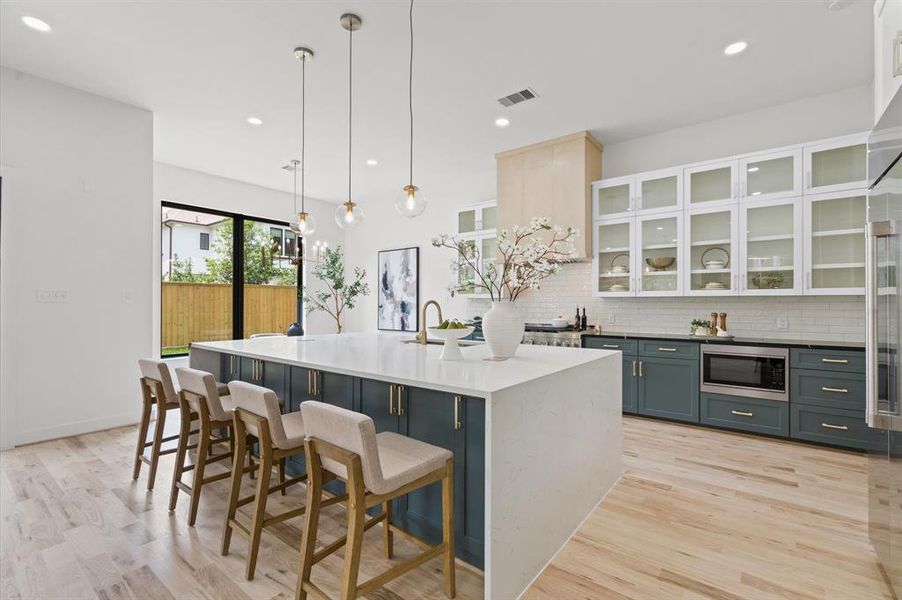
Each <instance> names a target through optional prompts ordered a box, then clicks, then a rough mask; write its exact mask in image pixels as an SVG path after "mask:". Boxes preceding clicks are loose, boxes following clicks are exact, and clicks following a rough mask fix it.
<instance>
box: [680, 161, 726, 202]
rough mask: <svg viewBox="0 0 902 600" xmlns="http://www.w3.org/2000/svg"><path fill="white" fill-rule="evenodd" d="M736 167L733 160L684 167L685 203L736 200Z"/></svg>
mask: <svg viewBox="0 0 902 600" xmlns="http://www.w3.org/2000/svg"><path fill="white" fill-rule="evenodd" d="M736 169H737V163H736V161H734V160H729V161H725V162H720V163H711V164H707V165H702V166H697V167H689V168H687V169H685V170H684V171H683V181H684V182H685V186H686V203H687V204H688V205H689V206H700V205H704V204H710V203H712V202H735V201H736V200H738V194H737V188H738V187H739V184H738V181H737V178H736Z"/></svg>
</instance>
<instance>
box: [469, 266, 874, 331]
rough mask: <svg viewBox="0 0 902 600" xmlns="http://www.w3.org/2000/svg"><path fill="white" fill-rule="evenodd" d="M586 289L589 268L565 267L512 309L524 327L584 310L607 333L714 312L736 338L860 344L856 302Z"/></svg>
mask: <svg viewBox="0 0 902 600" xmlns="http://www.w3.org/2000/svg"><path fill="white" fill-rule="evenodd" d="M591 286H592V265H591V264H589V263H574V264H569V265H565V266H564V268H563V269H562V271H561V272H560V273H558V274H557V275H555V276H554V277H551V278H550V279H547V280H545V282H544V285H543V286H542V289H540V290H536V291H533V292H530V293H529V294H525V295H523V296H522V297H521V298H520V300H518V301H517V305H518V308H519V310H520V313H521V314H522V315H523V318H524V319H526V320H527V321H534V320H543V319H550V318H552V317H556V316H558V315H561V316H563V317H564V318H566V319H572V318H573V317H574V313H575V311H576V307H577V306H579V307H580V309H582V307H583V306H585V307H586V314H587V316H588V318H589V323H590V324H591V325H600V326H601V327H602V330H603V331H610V332H634V333H689V323H690V322H691V321H692V319H707V318H709V317H710V315H711V313H712V312H715V311H716V312H719V313H720V312H725V313H727V324H728V325H729V329H730V333H732V334H733V335H736V336H741V337H767V338H777V339H785V340H793V339H798V340H801V339H805V340H822V341H830V342H862V341H864V298H863V297H861V296H781V297H742V298H739V297H736V298H732V297H722V298H709V297H699V298H696V297H691V298H690V297H683V298H595V297H593V296H592V288H591ZM468 304H469V306H468V310H469V312H470V313H471V316H472V315H481V314H483V313H485V311H487V310H488V309H489V302H488V300H470V301H469V303H468ZM611 313H613V314H614V315H615V319H616V322H615V324H613V325H611V324H609V321H608V317H609V315H610V314H611ZM778 317H779V318H785V319H786V320H787V321H788V324H789V328H788V329H785V330H781V329H777V318H778Z"/></svg>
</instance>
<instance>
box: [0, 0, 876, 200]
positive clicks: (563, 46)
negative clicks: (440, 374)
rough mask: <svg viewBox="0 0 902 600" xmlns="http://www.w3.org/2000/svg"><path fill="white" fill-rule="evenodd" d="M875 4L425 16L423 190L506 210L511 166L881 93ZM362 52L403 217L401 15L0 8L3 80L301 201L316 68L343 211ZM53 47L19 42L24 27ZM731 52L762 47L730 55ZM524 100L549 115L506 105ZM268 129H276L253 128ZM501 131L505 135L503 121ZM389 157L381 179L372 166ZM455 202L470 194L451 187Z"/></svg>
mask: <svg viewBox="0 0 902 600" xmlns="http://www.w3.org/2000/svg"><path fill="white" fill-rule="evenodd" d="M871 5H872V2H870V1H861V2H857V3H855V4H853V5H852V6H849V7H847V8H845V9H844V10H841V11H838V12H832V13H831V12H829V11H828V10H827V9H826V7H825V3H824V2H823V1H822V0H807V1H806V0H796V1H793V2H788V1H786V0H782V1H770V0H757V1H752V0H748V1H740V0H721V1H697V2H691V1H687V0H684V1H678V0H674V1H664V0H659V1H652V0H644V1H643V0H635V1H632V2H628V1H621V2H589V1H582V2H565V1H542V2H540V1H528V2H527V1H520V2H489V1H482V2H475V1H471V2H461V1H457V2H449V1H442V2H439V1H426V0H420V1H419V2H418V3H417V4H416V6H415V19H416V21H415V25H416V38H415V40H416V58H415V81H414V86H415V87H414V100H415V110H416V119H417V121H416V140H417V147H416V154H415V160H416V163H415V164H416V172H417V174H418V175H417V176H416V177H415V180H417V182H418V183H419V184H420V185H421V186H424V187H425V189H427V190H432V194H433V197H434V196H436V195H440V194H436V192H435V190H437V189H440V188H444V186H445V184H446V183H448V182H450V181H451V180H453V181H454V182H455V183H457V184H459V183H460V182H461V180H464V181H467V180H471V181H472V192H473V199H474V200H479V199H484V198H490V197H492V196H493V194H494V159H493V154H494V153H495V152H497V151H499V150H503V149H508V148H513V147H517V146H520V145H523V144H527V143H531V142H535V141H539V140H542V139H546V138H549V137H553V136H557V135H563V134H566V133H570V132H573V131H576V130H580V129H589V130H591V131H592V132H593V133H594V134H595V136H596V137H597V138H598V140H599V141H601V142H602V143H604V144H610V143H613V142H617V141H622V140H625V139H630V138H634V137H638V136H643V135H647V134H650V133H654V132H658V131H664V130H668V129H672V128H675V127H679V126H683V125H688V124H691V123H695V122H700V121H706V120H709V119H713V118H717V117H721V116H725V115H728V114H734V113H739V112H745V111H748V110H753V109H756V108H760V107H763V106H768V105H773V104H779V103H783V102H788V101H792V100H795V99H799V98H802V97H805V96H812V95H816V94H820V93H825V92H829V91H832V90H838V89H843V88H848V87H852V86H856V85H861V84H865V83H868V82H869V81H870V80H871V66H870V65H871V60H872V58H871V57H872V48H871V44H872V41H871V40H872V32H871V27H872V26H871ZM346 10H353V11H354V12H357V13H358V14H360V15H361V16H362V17H363V29H362V30H361V31H359V32H358V33H355V35H354V50H355V63H354V64H355V86H354V89H355V111H354V159H353V164H354V168H355V178H354V187H355V193H354V196H355V198H356V199H358V200H366V201H377V202H385V203H386V204H388V203H390V202H393V198H394V194H395V192H396V190H398V189H399V188H400V187H401V186H402V185H403V184H404V183H405V181H406V164H407V105H406V101H407V79H406V77H407V43H408V37H407V3H406V2H387V1H383V2H375V1H361V0H351V1H348V2H346V3H336V2H300V1H296V2H286V1H281V2H269V1H247V2H238V1H231V2H226V1H223V2H210V1H184V0H183V1H181V2H133V1H114V2H109V1H108V2H81V1H77V0H67V1H65V2H42V1H30V2H16V1H4V2H3V3H2V4H0V63H2V64H3V65H5V66H7V67H11V68H14V69H19V70H22V71H25V72H28V73H32V74H35V75H38V76H41V77H46V78H48V79H52V80H56V81H59V82H62V83H65V84H68V85H71V86H74V87H78V88H81V89H84V90H87V91H90V92H93V93H96V94H100V95H103V96H108V97H111V98H115V99H118V100H122V101H124V102H128V103H131V104H135V105H138V106H141V107H145V108H147V109H149V110H152V111H153V112H154V122H155V125H154V129H155V149H154V155H155V158H156V159H157V160H159V161H162V162H166V163H171V164H175V165H180V166H184V167H188V168H192V169H198V170H201V171H206V172H209V173H214V174H217V175H222V176H226V177H230V178H234V179H238V180H242V181H247V182H250V183H255V184H259V185H263V186H267V187H273V188H278V189H285V190H290V189H291V180H290V175H288V174H287V173H286V172H284V171H282V170H281V169H280V167H281V166H282V165H284V164H286V163H287V162H288V161H289V160H290V159H291V158H293V157H295V156H296V155H297V154H298V151H297V148H298V144H299V135H298V120H299V119H298V103H299V98H300V86H299V76H300V65H299V63H298V61H297V60H296V59H295V58H294V56H293V54H292V49H293V48H294V47H295V46H296V45H307V46H310V47H311V48H313V49H314V50H315V51H316V53H317V56H316V59H315V61H314V62H312V63H311V64H310V65H309V66H308V69H307V89H308V102H307V110H308V112H307V115H308V133H307V159H308V160H307V163H308V164H307V173H308V177H307V189H308V193H309V194H310V195H311V196H314V197H318V198H322V199H325V200H330V201H338V200H343V198H344V196H345V194H346V185H347V184H346V177H347V115H346V111H347V58H348V54H347V51H348V48H347V33H346V32H345V31H344V30H342V29H341V28H340V26H339V24H338V17H339V15H340V14H341V13H342V12H345V11H346ZM26 14H29V15H34V16H37V17H39V18H42V19H44V20H45V21H47V22H48V23H49V24H50V25H51V26H52V27H53V31H52V32H50V33H39V32H36V31H33V30H31V29H28V28H26V27H25V26H23V25H22V23H21V21H20V18H21V16H23V15H26ZM737 39H744V40H747V41H748V42H749V49H748V50H747V51H746V52H745V53H744V54H741V55H739V56H736V57H732V58H727V57H725V56H723V54H722V49H723V47H724V46H725V45H726V44H727V43H729V42H732V41H735V40H737ZM526 86H529V87H532V88H533V89H535V90H536V91H537V92H538V94H539V95H540V98H538V99H537V100H533V101H530V102H528V103H526V104H524V105H520V106H515V107H512V108H507V109H505V108H503V107H501V106H500V105H499V104H498V103H497V102H496V99H497V98H499V97H501V96H504V95H506V94H509V93H512V92H515V91H517V90H520V89H522V88H524V87H526ZM250 115H257V116H259V117H260V118H262V119H263V121H264V124H263V125H262V126H260V127H253V126H251V125H248V124H247V123H246V122H245V119H246V118H247V117H248V116H250ZM502 115H504V116H507V117H509V118H510V120H511V125H510V127H508V128H506V129H497V128H496V127H495V126H494V124H493V121H494V119H495V118H496V117H498V116H502ZM367 158H376V159H378V160H379V166H378V167H375V168H372V167H367V166H366V165H365V159H367ZM458 187H459V185H458Z"/></svg>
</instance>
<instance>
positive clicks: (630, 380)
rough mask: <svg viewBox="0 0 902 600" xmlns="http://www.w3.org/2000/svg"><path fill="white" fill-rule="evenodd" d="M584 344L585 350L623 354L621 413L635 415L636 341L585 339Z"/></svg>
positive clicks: (636, 400) (636, 387) (636, 391)
mask: <svg viewBox="0 0 902 600" xmlns="http://www.w3.org/2000/svg"><path fill="white" fill-rule="evenodd" d="M584 344H585V347H586V348H598V349H599V350H620V351H621V352H623V412H625V413H629V414H636V411H637V405H638V396H639V359H638V358H637V356H636V340H625V339H622V338H597V337H586V338H585V339H584Z"/></svg>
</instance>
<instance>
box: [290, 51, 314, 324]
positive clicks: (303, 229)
mask: <svg viewBox="0 0 902 600" xmlns="http://www.w3.org/2000/svg"><path fill="white" fill-rule="evenodd" d="M294 56H295V58H297V59H298V60H299V61H301V118H300V124H301V131H300V136H299V137H300V138H301V160H300V162H299V161H297V160H293V161H291V164H292V165H293V166H294V194H293V195H294V213H295V214H296V215H297V221H295V220H294V219H292V225H291V228H292V230H293V231H294V232H295V233H297V234H298V235H299V236H301V237H310V236H311V235H313V232H315V231H316V219H314V218H313V215H311V214H310V213H308V212H307V208H306V204H305V200H306V197H307V196H306V188H305V187H304V186H305V181H304V174H305V171H306V168H307V157H306V155H305V152H306V145H305V142H306V139H307V63H308V62H310V61H311V60H313V50H311V49H310V48H305V47H304V46H298V47H297V48H295V49H294ZM298 165H300V167H301V210H300V212H298V194H297V184H298ZM298 322H300V316H299V317H298Z"/></svg>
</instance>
